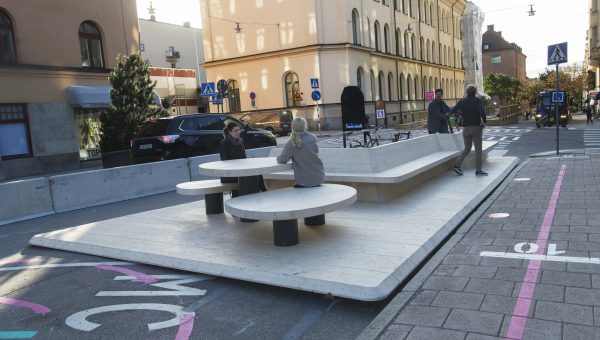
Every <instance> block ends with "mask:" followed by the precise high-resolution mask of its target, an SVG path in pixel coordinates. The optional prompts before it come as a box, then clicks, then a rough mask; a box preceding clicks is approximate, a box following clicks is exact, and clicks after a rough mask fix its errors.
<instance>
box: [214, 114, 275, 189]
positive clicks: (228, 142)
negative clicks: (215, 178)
mask: <svg viewBox="0 0 600 340" xmlns="http://www.w3.org/2000/svg"><path fill="white" fill-rule="evenodd" d="M241 133H242V129H241V128H240V126H239V125H238V124H236V123H234V122H229V123H228V124H227V126H225V128H224V129H223V140H222V141H221V145H220V146H219V154H220V156H221V160H222V161H226V160H230V159H243V158H246V148H245V147H244V140H243V139H242V138H241V136H240V135H241ZM237 182H238V178H237V177H221V183H237ZM258 183H259V186H260V187H259V190H260V191H267V188H266V186H265V183H264V181H263V178H262V176H260V178H259V180H258ZM237 196H239V191H238V190H232V191H231V197H237Z"/></svg>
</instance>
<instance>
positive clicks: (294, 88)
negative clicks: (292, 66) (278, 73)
mask: <svg viewBox="0 0 600 340" xmlns="http://www.w3.org/2000/svg"><path fill="white" fill-rule="evenodd" d="M294 76H295V77H296V80H295V81H294ZM288 77H291V79H290V81H289V82H288ZM288 84H289V85H290V89H291V98H290V96H289V93H290V91H289V90H288ZM283 86H284V88H285V105H286V107H298V106H302V101H296V96H295V91H298V92H299V91H300V77H298V73H296V72H294V71H288V72H286V73H285V76H284V77H283ZM290 99H291V102H290ZM290 103H291V104H290Z"/></svg>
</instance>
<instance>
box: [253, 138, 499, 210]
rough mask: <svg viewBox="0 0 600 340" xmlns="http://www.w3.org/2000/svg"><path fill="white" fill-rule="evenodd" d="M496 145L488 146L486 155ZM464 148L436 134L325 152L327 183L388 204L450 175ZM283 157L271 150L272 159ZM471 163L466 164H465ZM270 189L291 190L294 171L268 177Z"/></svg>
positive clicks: (363, 198)
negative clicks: (423, 184)
mask: <svg viewBox="0 0 600 340" xmlns="http://www.w3.org/2000/svg"><path fill="white" fill-rule="evenodd" d="M493 145H494V142H484V149H485V154H487V151H489V150H491V147H492V146H493ZM463 146H464V144H463V139H462V135H461V134H460V133H455V134H433V135H426V136H421V137H417V138H413V139H409V140H404V141H401V142H397V143H390V144H385V145H381V146H378V147H374V148H369V149H362V148H361V149H356V148H353V149H339V148H321V149H320V150H319V157H320V158H321V160H322V161H323V165H324V168H325V181H326V182H333V183H344V184H347V185H350V186H352V187H354V188H356V189H357V190H358V200H359V201H372V202H385V201H388V200H391V199H393V198H395V197H397V196H399V195H400V194H402V193H403V192H405V191H407V190H410V189H411V188H414V187H415V186H417V185H419V184H420V183H423V182H425V181H426V180H428V179H430V178H432V177H434V176H436V175H438V174H440V173H442V172H444V171H447V170H448V169H449V168H450V167H451V166H452V165H453V162H454V160H455V159H456V157H457V156H458V154H459V153H460V152H461V151H462V148H463ZM279 153H281V149H271V153H270V156H276V155H278V154H279ZM469 162H471V161H470V160H469V159H467V160H465V164H468V163H469ZM264 177H265V179H267V180H268V183H267V184H268V186H269V187H270V188H279V187H286V186H290V185H291V183H292V182H293V180H294V173H293V171H284V172H278V173H274V174H268V175H265V176H264Z"/></svg>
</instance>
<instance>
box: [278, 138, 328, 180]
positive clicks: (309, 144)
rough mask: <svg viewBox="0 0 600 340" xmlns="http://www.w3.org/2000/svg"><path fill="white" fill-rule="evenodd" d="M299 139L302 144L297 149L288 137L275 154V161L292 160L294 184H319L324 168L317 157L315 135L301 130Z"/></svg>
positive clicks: (284, 161)
mask: <svg viewBox="0 0 600 340" xmlns="http://www.w3.org/2000/svg"><path fill="white" fill-rule="evenodd" d="M300 139H301V140H302V145H301V147H300V148H299V149H298V148H295V147H294V144H292V140H291V139H290V140H289V141H288V142H287V143H286V144H285V146H284V147H283V151H281V154H280V155H279V156H277V162H278V163H287V161H289V160H290V159H291V160H292V168H293V169H294V178H295V179H296V184H298V185H301V186H303V187H314V186H317V185H320V184H321V183H323V181H324V180H325V170H324V169H323V162H322V161H321V159H320V158H319V147H318V146H317V137H316V136H315V135H313V134H311V133H308V132H307V131H302V132H300Z"/></svg>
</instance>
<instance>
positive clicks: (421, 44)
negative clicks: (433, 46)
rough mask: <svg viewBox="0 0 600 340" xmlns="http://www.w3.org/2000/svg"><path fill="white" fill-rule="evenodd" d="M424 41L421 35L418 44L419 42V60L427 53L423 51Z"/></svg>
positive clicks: (423, 58)
mask: <svg viewBox="0 0 600 340" xmlns="http://www.w3.org/2000/svg"><path fill="white" fill-rule="evenodd" d="M424 41H425V40H424V39H423V37H421V40H420V44H419V51H420V52H421V60H425V54H427V53H424V52H423V48H426V47H425V43H424Z"/></svg>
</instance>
